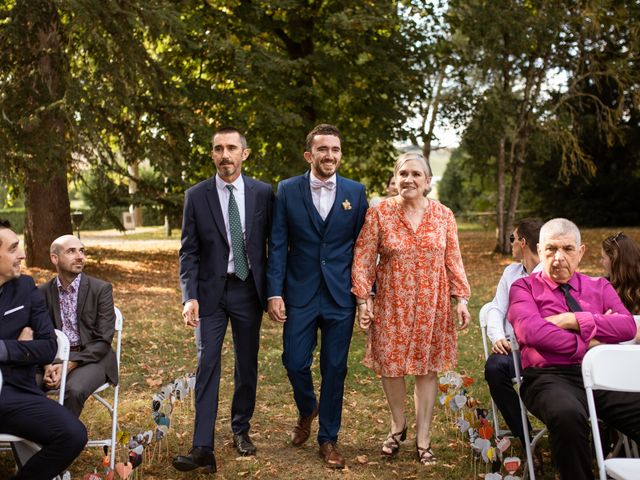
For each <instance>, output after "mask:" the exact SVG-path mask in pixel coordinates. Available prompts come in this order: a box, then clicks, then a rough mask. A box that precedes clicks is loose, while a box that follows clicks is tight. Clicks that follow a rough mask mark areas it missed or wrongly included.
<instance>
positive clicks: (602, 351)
mask: <svg viewBox="0 0 640 480" xmlns="http://www.w3.org/2000/svg"><path fill="white" fill-rule="evenodd" d="M638 365H640V348H638V346H637V345H599V346H597V347H594V348H592V349H591V350H589V351H588V352H587V354H586V355H585V356H584V358H583V360H582V378H583V380H584V386H585V388H591V389H593V390H613V391H617V392H640V375H637V373H635V371H634V369H635V368H637V366H638Z"/></svg>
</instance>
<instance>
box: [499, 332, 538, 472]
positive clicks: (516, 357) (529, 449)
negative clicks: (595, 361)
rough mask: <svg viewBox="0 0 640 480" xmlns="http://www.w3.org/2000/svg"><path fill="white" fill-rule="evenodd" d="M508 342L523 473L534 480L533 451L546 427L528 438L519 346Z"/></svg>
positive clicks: (512, 341) (510, 339)
mask: <svg viewBox="0 0 640 480" xmlns="http://www.w3.org/2000/svg"><path fill="white" fill-rule="evenodd" d="M508 340H509V342H510V343H511V355H512V356H513V365H514V367H515V371H516V376H515V377H514V382H515V383H516V384H517V385H518V400H519V401H520V416H521V418H522V430H523V432H524V441H525V444H524V449H525V451H526V453H527V470H525V472H524V476H523V477H524V478H526V476H527V475H526V474H527V471H528V473H529V478H530V480H536V473H535V469H534V468H533V451H534V450H535V448H536V445H537V444H538V442H539V441H540V439H541V438H542V437H543V436H544V435H545V434H546V433H547V427H544V428H543V429H541V430H539V431H538V432H535V431H532V433H534V435H533V438H531V437H530V436H529V422H528V418H527V412H528V410H527V407H526V406H525V404H524V402H523V401H522V396H521V395H520V387H521V386H522V369H521V368H520V345H518V341H517V340H516V339H515V338H509V339H508Z"/></svg>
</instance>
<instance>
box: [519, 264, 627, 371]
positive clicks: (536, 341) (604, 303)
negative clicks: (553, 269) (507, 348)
mask: <svg viewBox="0 0 640 480" xmlns="http://www.w3.org/2000/svg"><path fill="white" fill-rule="evenodd" d="M568 283H569V286H570V287H571V290H570V293H571V296H572V297H573V298H575V299H576V300H577V301H578V303H579V304H580V306H581V307H582V309H583V310H584V311H582V312H576V314H575V315H576V320H577V321H578V324H579V325H580V331H578V332H576V331H573V330H565V329H562V328H560V327H557V326H556V325H554V324H553V323H551V322H547V321H546V320H545V319H544V318H545V317H548V316H550V315H556V314H558V313H566V312H569V311H570V310H569V307H568V306H567V302H566V300H565V298H564V295H563V293H562V290H560V286H559V285H558V284H557V283H556V282H554V281H553V280H551V279H550V278H549V277H548V276H547V275H546V273H544V272H540V273H534V274H531V275H530V276H528V277H525V278H521V279H520V280H517V281H516V282H514V284H513V285H512V286H511V291H510V292H509V311H508V314H507V316H508V318H509V322H511V325H513V329H514V331H515V334H516V338H517V340H518V343H519V344H520V350H521V353H522V368H527V367H550V366H554V365H580V364H581V363H582V357H584V355H585V353H586V352H587V349H588V348H589V341H590V340H591V339H593V338H595V339H596V340H598V341H600V342H602V343H620V342H624V341H625V340H631V339H632V338H633V337H634V336H635V334H636V323H635V321H634V319H633V316H632V315H631V314H630V313H629V311H628V310H627V309H626V308H625V306H624V305H623V304H622V302H621V301H620V298H619V297H618V294H617V293H616V291H615V290H614V289H613V287H612V286H611V284H610V283H609V282H608V281H607V280H605V279H604V278H600V277H589V276H587V275H583V274H581V273H577V272H576V273H574V274H573V276H572V277H571V279H570V280H569V282H568ZM609 309H611V311H612V312H613V313H612V314H609V315H605V314H604V312H606V311H607V310H609Z"/></svg>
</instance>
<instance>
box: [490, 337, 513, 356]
mask: <svg viewBox="0 0 640 480" xmlns="http://www.w3.org/2000/svg"><path fill="white" fill-rule="evenodd" d="M491 351H492V352H493V353H498V354H500V355H509V353H511V344H510V343H509V340H507V339H506V338H500V339H498V340H496V342H495V343H494V344H493V346H492V347H491Z"/></svg>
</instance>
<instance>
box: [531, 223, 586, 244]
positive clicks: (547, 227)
mask: <svg viewBox="0 0 640 480" xmlns="http://www.w3.org/2000/svg"><path fill="white" fill-rule="evenodd" d="M563 235H573V236H574V237H575V238H576V246H577V247H579V246H580V245H581V243H580V230H579V229H578V226H577V225H576V224H575V223H573V222H572V221H571V220H567V219H566V218H552V219H551V220H549V221H548V222H547V223H545V224H544V225H542V228H541V229H540V245H544V243H545V241H546V239H547V238H549V237H559V236H563Z"/></svg>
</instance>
